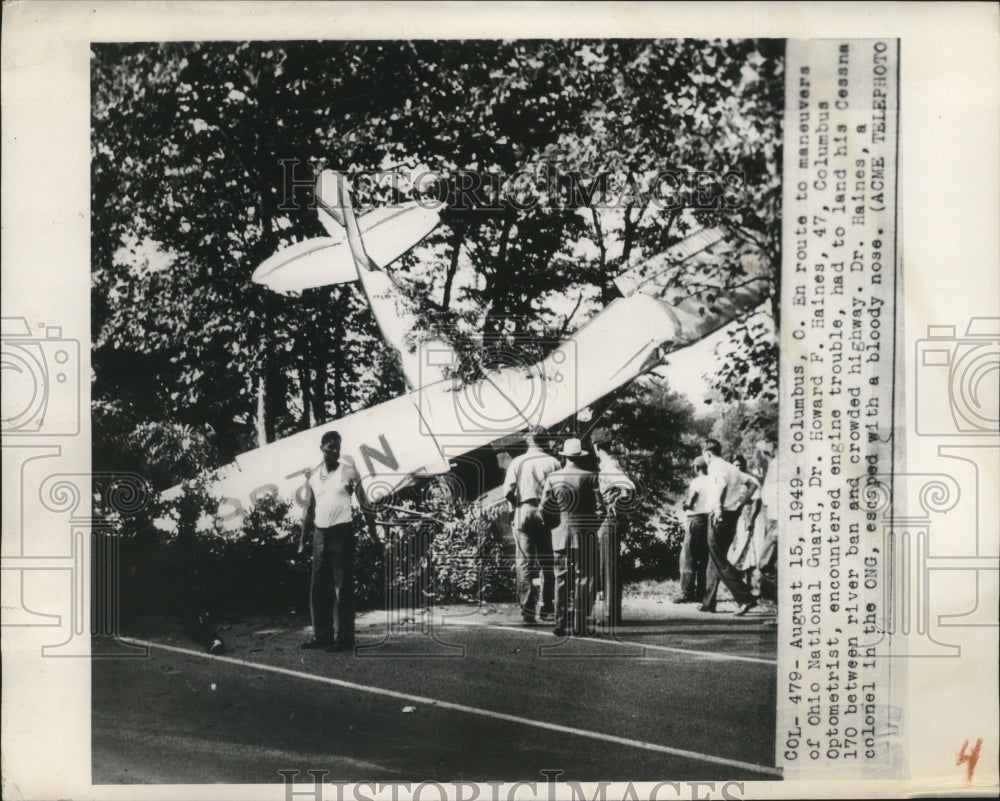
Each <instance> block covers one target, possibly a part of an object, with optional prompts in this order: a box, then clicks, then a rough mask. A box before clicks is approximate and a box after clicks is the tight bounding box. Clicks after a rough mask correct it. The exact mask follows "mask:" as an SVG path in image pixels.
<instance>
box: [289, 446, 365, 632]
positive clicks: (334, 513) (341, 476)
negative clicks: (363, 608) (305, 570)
mask: <svg viewBox="0 0 1000 801" xmlns="http://www.w3.org/2000/svg"><path fill="white" fill-rule="evenodd" d="M320 450H321V451H322V452H323V464H321V465H320V468H319V470H315V471H313V472H312V473H311V474H310V475H308V476H307V477H306V493H307V495H308V498H309V500H308V503H307V506H306V511H305V514H304V515H303V518H302V531H301V534H300V537H299V553H305V547H306V538H307V537H308V536H309V535H310V534H311V535H312V538H313V555H312V580H311V582H310V585H309V610H310V612H311V613H312V625H313V638H312V639H311V640H308V641H307V642H304V643H302V647H303V648H325V649H326V650H328V651H346V650H350V649H352V648H354V545H355V543H354V524H353V519H354V511H353V509H352V507H351V499H352V498H353V497H354V490H355V488H356V487H357V485H358V481H359V479H360V476H359V475H358V471H357V470H356V469H355V467H354V462H353V460H352V459H350V458H349V457H345V458H344V459H343V460H342V459H341V457H340V434H338V433H337V432H336V431H327V432H326V433H325V434H323V437H322V439H321V441H320Z"/></svg>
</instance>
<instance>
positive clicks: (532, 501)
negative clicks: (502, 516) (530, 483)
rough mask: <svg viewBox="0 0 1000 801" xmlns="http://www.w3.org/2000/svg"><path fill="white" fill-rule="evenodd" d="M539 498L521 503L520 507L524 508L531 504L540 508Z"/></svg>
mask: <svg viewBox="0 0 1000 801" xmlns="http://www.w3.org/2000/svg"><path fill="white" fill-rule="evenodd" d="M538 503H539V501H538V498H528V499H527V500H524V501H521V502H520V503H519V504H518V506H524V505H525V504H531V505H532V506H538Z"/></svg>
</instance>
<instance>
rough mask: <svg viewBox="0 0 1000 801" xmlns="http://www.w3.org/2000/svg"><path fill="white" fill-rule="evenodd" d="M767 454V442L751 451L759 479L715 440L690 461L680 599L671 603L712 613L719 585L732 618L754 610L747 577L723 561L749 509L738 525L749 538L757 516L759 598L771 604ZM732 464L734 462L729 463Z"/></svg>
mask: <svg viewBox="0 0 1000 801" xmlns="http://www.w3.org/2000/svg"><path fill="white" fill-rule="evenodd" d="M773 455H774V454H773V450H772V449H771V447H770V446H769V445H768V444H767V443H763V442H762V443H759V444H758V445H757V449H756V457H757V464H758V466H759V467H760V468H761V475H762V476H763V480H758V479H757V478H756V477H755V476H754V475H752V474H751V473H749V472H747V470H746V465H745V463H744V464H743V465H742V466H737V465H735V464H732V463H730V462H727V461H726V460H725V459H723V458H722V446H721V445H720V443H719V441H718V440H716V439H707V440H705V443H704V446H703V449H702V455H701V456H699V457H698V458H697V459H695V460H694V462H693V464H692V470H693V472H694V477H693V478H692V480H691V483H690V484H689V486H688V492H687V497H686V499H685V501H684V508H685V509H686V510H688V513H689V515H688V530H687V533H686V535H685V537H684V544H683V546H682V549H681V595H680V596H679V597H678V598H676V599H675V601H676V602H677V603H699V604H701V606H700V607H699V608H700V609H701V611H703V612H714V611H715V609H716V600H717V595H718V590H719V582H720V581H721V582H722V583H723V584H725V586H726V587H727V588H728V590H729V592H730V593H731V594H732V596H733V600H735V601H736V604H737V610H736V615H737V616H742V615H745V614H746V613H747V612H748V611H750V610H751V609H753V607H755V606H757V603H758V596H757V595H755V594H754V592H753V588H752V586H751V584H750V582H749V581H748V580H747V574H746V573H745V572H744V571H742V570H740V569H738V568H737V567H736V565H734V564H733V563H732V562H731V561H730V560H729V551H730V546H731V545H732V544H733V540H734V538H735V537H736V533H737V526H738V525H739V524H740V518H741V515H743V513H744V511H745V510H747V509H749V514H747V515H746V517H745V519H744V523H743V525H744V526H745V527H746V535H747V537H748V538H753V537H754V536H755V529H756V524H757V520H758V516H760V517H761V518H762V519H763V521H764V531H763V537H762V545H761V547H760V548H759V552H758V554H757V560H756V561H757V570H758V571H759V572H760V575H761V585H760V587H761V595H763V596H764V597H767V598H770V599H771V600H777V567H776V566H777V508H778V504H777V476H776V471H775V469H774V465H773ZM734 461H736V460H735V459H734Z"/></svg>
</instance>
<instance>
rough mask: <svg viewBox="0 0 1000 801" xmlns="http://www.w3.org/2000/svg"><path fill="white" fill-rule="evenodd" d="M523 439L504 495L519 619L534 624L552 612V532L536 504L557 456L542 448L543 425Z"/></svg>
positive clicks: (531, 430)
mask: <svg viewBox="0 0 1000 801" xmlns="http://www.w3.org/2000/svg"><path fill="white" fill-rule="evenodd" d="M525 442H526V444H527V450H526V451H525V452H524V453H522V454H521V455H520V456H517V457H515V458H514V459H512V460H511V463H510V465H509V466H508V467H507V475H506V478H505V479H504V495H505V497H506V498H507V501H508V502H509V503H510V505H511V509H512V510H513V512H514V520H513V522H514V542H515V546H514V547H515V551H514V568H515V570H516V572H517V602H518V604H519V605H520V607H521V619H522V620H523V621H524V622H525V623H528V624H535V623H539V622H542V621H545V620H547V619H551V615H552V591H553V590H552V586H553V583H554V580H553V575H552V533H551V532H550V531H549V527H548V526H547V525H546V524H545V520H544V518H543V517H542V514H541V513H540V511H539V506H540V504H541V501H542V487H543V486H544V485H545V478H546V476H548V475H549V474H550V473H551V472H552V471H553V470H558V469H559V460H558V459H556V458H555V457H554V456H550V455H549V454H548V453H546V451H545V450H544V448H545V446H546V445H547V444H548V440H547V434H546V431H545V429H543V428H539V427H537V426H535V427H532V428H531V429H529V430H528V433H527V435H526V437H525ZM536 582H537V585H536Z"/></svg>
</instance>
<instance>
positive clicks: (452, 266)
mask: <svg viewBox="0 0 1000 801" xmlns="http://www.w3.org/2000/svg"><path fill="white" fill-rule="evenodd" d="M464 240H465V226H464V225H462V224H458V225H456V227H455V238H454V241H453V242H452V245H451V261H449V262H448V274H447V276H445V279H444V296H443V297H442V298H441V310H442V311H448V307H449V306H451V285H452V282H453V281H454V280H455V273H456V271H457V270H458V257H459V254H460V253H461V252H462V242H463V241H464Z"/></svg>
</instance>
